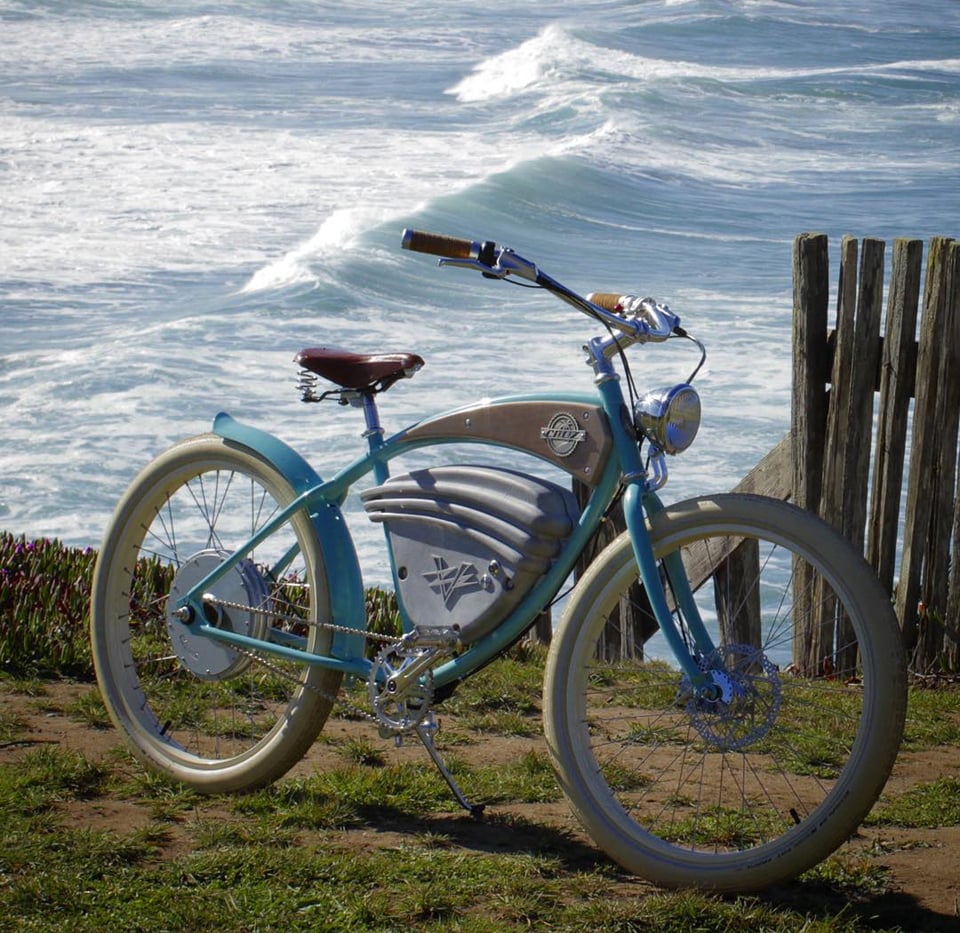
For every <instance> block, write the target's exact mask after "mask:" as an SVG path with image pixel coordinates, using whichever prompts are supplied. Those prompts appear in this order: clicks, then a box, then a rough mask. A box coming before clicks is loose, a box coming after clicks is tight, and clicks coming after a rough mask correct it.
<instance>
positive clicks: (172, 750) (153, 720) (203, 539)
mask: <svg viewBox="0 0 960 933" xmlns="http://www.w3.org/2000/svg"><path fill="white" fill-rule="evenodd" d="M294 498H295V493H294V491H293V489H292V488H291V487H290V485H289V483H288V482H287V481H286V480H285V479H284V478H283V477H282V476H281V475H280V474H279V473H277V471H276V470H275V469H273V467H271V466H270V465H269V464H267V463H266V462H264V461H263V460H261V459H260V458H259V457H257V456H256V455H254V454H253V453H251V452H248V451H246V450H241V449H238V448H235V447H231V446H229V445H228V444H227V443H226V442H224V441H223V439H222V438H219V437H217V436H214V435H205V436H202V437H197V438H192V439H190V440H188V441H184V442H182V443H180V444H177V445H175V446H174V447H172V448H171V449H170V450H168V451H166V452H165V453H164V454H162V455H161V456H160V457H158V458H157V459H156V460H155V461H154V462H153V463H151V464H150V465H149V466H147V467H146V468H145V469H144V470H143V472H142V473H141V474H140V475H139V476H138V477H137V478H136V479H135V480H134V482H133V484H132V485H131V487H130V488H129V489H128V491H127V492H126V494H125V495H124V497H123V499H122V500H121V502H120V504H119V505H118V507H117V510H116V512H115V514H114V517H113V520H112V522H111V524H110V526H109V528H108V531H107V534H106V536H105V539H104V544H103V547H102V549H101V552H100V555H99V558H98V561H97V567H96V570H95V573H94V581H93V594H92V604H91V636H92V646H93V656H94V664H95V667H96V671H97V679H98V681H99V684H100V689H101V692H102V694H103V697H104V701H105V703H106V706H107V709H108V710H109V712H110V715H111V717H112V719H113V721H114V723H115V724H116V725H117V727H118V728H119V729H120V730H121V731H122V732H123V733H124V735H125V737H126V739H127V741H128V743H129V745H130V746H131V748H132V749H133V751H134V752H135V754H136V755H137V756H138V757H139V758H140V759H141V760H143V761H144V762H145V763H147V764H148V765H150V766H152V767H154V768H157V769H159V770H161V771H164V772H166V773H167V774H169V775H170V776H171V777H173V778H174V779H176V780H178V781H182V782H183V783H185V784H188V785H190V786H192V787H194V788H195V789H197V790H200V791H204V792H209V793H221V792H228V791H238V790H249V789H252V788H255V787H258V786H262V785H264V784H267V783H269V782H270V781H272V780H275V779H276V778H278V777H279V776H280V775H282V774H284V773H285V772H286V771H287V770H288V769H289V768H290V767H291V766H292V765H293V764H294V763H295V762H296V761H298V760H299V759H300V758H301V757H302V755H303V754H304V752H305V751H306V749H307V748H308V747H309V746H310V744H311V743H312V742H313V740H314V739H315V738H316V736H317V733H318V732H319V731H320V729H321V728H322V726H323V723H324V721H325V720H326V718H327V715H328V713H329V711H330V707H331V705H332V700H333V697H334V696H335V695H336V693H337V690H338V689H339V686H340V679H341V675H340V674H339V673H336V672H333V671H329V670H323V669H320V668H317V667H310V666H308V665H306V664H299V663H296V662H294V661H286V660H279V659H276V658H268V656H266V655H263V656H261V655H258V654H257V653H256V652H248V651H246V650H245V649H240V648H234V647H231V646H228V645H225V644H223V643H222V642H215V641H213V640H211V639H210V638H206V637H204V636H202V635H200V634H198V633H197V632H196V630H195V628H191V627H190V626H187V625H184V624H183V623H182V622H181V621H180V620H178V619H177V618H176V616H175V615H174V614H173V610H174V608H175V604H176V601H177V598H178V597H179V596H180V595H181V594H183V593H186V592H187V591H189V590H190V589H191V588H193V587H194V586H195V585H196V584H197V583H198V582H200V581H201V580H202V579H204V578H205V577H206V576H207V574H209V573H210V572H211V571H213V570H214V569H215V568H216V567H217V566H218V565H219V564H220V563H221V561H222V560H223V558H224V557H225V556H227V555H228V554H230V553H232V552H233V551H234V550H235V549H236V548H237V547H239V546H241V545H242V544H243V543H244V542H245V541H247V540H248V539H249V538H250V537H251V536H252V535H254V534H255V533H256V532H257V531H258V530H259V529H260V528H262V527H263V526H264V525H265V524H266V522H268V521H269V520H270V519H271V518H272V517H273V516H274V515H275V514H277V513H278V512H279V511H280V510H281V509H282V508H283V507H284V506H286V505H287V504H289V503H290V502H292V501H293V499H294ZM211 589H212V593H211V595H212V596H213V597H214V599H213V600H211V602H210V608H209V613H208V621H209V622H211V623H212V624H214V625H217V626H218V627H221V628H224V629H228V630H230V631H233V632H235V633H238V634H241V635H245V636H250V637H253V638H260V639H263V638H266V637H267V636H268V635H269V636H270V637H271V638H272V639H273V640H283V641H285V642H286V643H288V644H290V645H294V646H300V647H303V648H306V649H307V650H309V651H311V652H314V653H318V654H325V653H327V652H328V651H329V647H330V640H331V635H330V632H329V630H327V629H324V628H322V627H321V625H320V623H323V622H325V621H328V620H329V619H330V604H329V596H328V584H327V579H326V576H325V572H324V566H323V560H322V554H321V552H320V546H319V543H318V541H317V540H316V536H315V533H314V529H313V525H312V523H311V521H310V518H309V516H308V515H307V514H306V512H303V511H301V512H298V513H296V514H295V515H294V516H293V517H292V518H291V519H290V520H289V521H288V522H286V523H285V524H284V525H282V526H281V527H280V529H279V530H278V531H277V532H276V533H275V534H273V535H271V536H270V537H269V538H267V539H266V540H265V541H264V542H262V543H261V544H260V545H258V546H257V547H256V548H255V549H254V550H252V551H250V553H249V554H247V555H245V558H244V559H243V560H242V561H241V562H240V563H239V564H238V565H237V566H236V567H234V569H233V570H231V571H229V572H228V573H227V574H226V575H225V576H224V577H222V578H221V579H220V580H219V581H217V582H216V583H214V584H213V586H212V587H211Z"/></svg>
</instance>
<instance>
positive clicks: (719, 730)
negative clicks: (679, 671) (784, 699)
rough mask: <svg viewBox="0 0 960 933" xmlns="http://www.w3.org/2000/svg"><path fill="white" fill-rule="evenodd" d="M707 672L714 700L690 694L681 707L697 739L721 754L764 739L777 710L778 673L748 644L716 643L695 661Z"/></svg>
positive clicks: (778, 700)
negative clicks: (717, 644)
mask: <svg viewBox="0 0 960 933" xmlns="http://www.w3.org/2000/svg"><path fill="white" fill-rule="evenodd" d="M700 667H701V669H702V670H703V671H705V672H707V671H709V672H710V673H711V675H712V677H713V683H714V686H715V687H716V688H717V689H718V693H719V695H718V696H717V698H716V699H707V698H705V697H703V696H697V695H696V694H695V693H694V694H693V695H691V692H690V691H689V685H687V686H688V693H687V695H688V696H689V699H688V700H687V704H686V709H687V713H688V714H689V715H690V719H691V721H692V722H693V726H694V728H695V729H696V730H697V732H698V733H699V734H700V737H701V738H702V739H703V740H704V741H705V742H707V743H709V744H710V745H713V746H715V747H717V748H718V749H720V750H722V751H727V750H730V751H735V750H739V749H744V748H747V747H748V746H750V745H753V744H754V743H756V742H759V741H760V740H761V739H763V737H764V736H766V735H767V733H768V732H769V731H770V729H771V728H772V727H773V724H774V723H775V722H776V720H777V715H778V714H779V712H780V703H781V693H782V691H781V686H780V672H779V671H778V670H777V667H776V665H774V664H773V663H772V662H771V661H769V660H768V659H767V658H766V657H765V655H764V654H763V652H762V651H761V650H760V649H758V648H753V647H751V646H750V645H736V644H734V645H721V646H720V647H719V648H717V649H716V650H715V651H713V652H711V654H710V655H708V656H707V657H705V658H703V660H702V661H701V663H700Z"/></svg>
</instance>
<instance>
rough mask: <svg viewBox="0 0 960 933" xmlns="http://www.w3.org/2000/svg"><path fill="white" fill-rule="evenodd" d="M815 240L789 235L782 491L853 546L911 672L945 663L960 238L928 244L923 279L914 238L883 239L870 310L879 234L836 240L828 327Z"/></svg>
mask: <svg viewBox="0 0 960 933" xmlns="http://www.w3.org/2000/svg"><path fill="white" fill-rule="evenodd" d="M827 246H828V244H827V237H826V236H824V235H822V234H802V235H800V236H798V237H797V238H796V240H795V241H794V249H793V294H794V327H793V336H794V342H793V402H792V419H791V447H792V455H791V457H790V461H791V467H792V468H791V474H792V481H791V489H790V490H789V492H790V493H791V496H792V498H793V499H794V501H796V502H797V504H799V505H801V506H802V507H804V508H809V509H811V510H814V511H817V512H819V514H820V515H822V516H823V517H824V518H826V519H827V520H828V521H830V522H831V523H832V524H833V525H835V526H836V527H837V528H838V529H839V530H840V531H842V532H843V533H844V534H845V535H846V536H847V537H848V538H849V539H850V540H851V541H852V542H853V543H854V544H855V545H856V546H857V547H859V548H861V549H863V551H864V553H865V554H866V556H867V559H868V560H869V561H870V562H871V564H873V566H874V567H875V568H876V570H877V573H878V575H879V577H880V580H881V582H882V583H883V584H884V586H885V587H887V589H888V590H889V591H890V593H891V595H892V598H893V599H894V600H895V605H896V612H897V616H898V618H899V619H900V624H901V627H902V630H903V635H904V643H905V645H906V646H907V648H908V649H909V650H910V652H911V659H912V667H913V668H914V670H917V671H921V672H922V671H927V670H931V669H934V668H936V667H939V666H941V665H943V666H946V667H948V668H949V669H952V670H955V669H956V668H957V662H958V657H960V489H958V486H957V465H958V464H957V440H958V429H960V243H956V242H954V241H953V240H950V239H947V238H945V237H936V238H934V239H932V240H931V241H930V244H929V247H928V250H927V262H926V274H925V276H924V274H923V244H922V242H921V241H919V240H907V239H898V240H896V241H895V243H894V248H893V255H892V257H891V262H890V279H889V286H888V289H887V302H886V314H885V315H884V313H883V290H884V289H883V284H884V268H885V260H884V252H885V244H884V242H883V241H881V240H875V239H864V240H863V241H862V243H858V241H857V240H856V239H854V238H852V237H844V238H843V240H842V242H841V244H840V268H839V279H838V288H837V310H836V320H835V326H834V328H833V329H830V328H829V327H828V305H829V293H830V287H829V286H830V280H829V263H828V249H827ZM921 285H922V304H921V300H920V299H921ZM918 322H919V338H918V337H917V330H918ZM828 386H829V388H828ZM780 456H781V458H782V456H783V452H782V451H781V452H780ZM781 462H782V461H781ZM784 492H785V490H782V489H781V490H780V494H783V493H784ZM904 492H905V494H906V497H905V499H904V495H903V494H904ZM954 556H955V557H956V558H957V559H953V557H954Z"/></svg>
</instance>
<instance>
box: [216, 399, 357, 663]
mask: <svg viewBox="0 0 960 933" xmlns="http://www.w3.org/2000/svg"><path fill="white" fill-rule="evenodd" d="M213 433H214V434H217V435H219V436H220V437H222V438H223V439H224V440H225V441H228V442H229V443H231V444H234V445H236V446H238V447H244V448H246V449H247V450H250V451H252V452H253V453H254V454H256V455H257V456H258V457H260V458H261V459H262V460H266V462H267V463H269V464H270V465H271V466H272V467H273V468H274V469H275V470H276V471H277V472H278V473H279V474H280V475H281V476H283V478H284V479H285V480H286V481H287V482H288V483H289V484H290V485H291V486H292V487H293V490H294V492H296V494H297V495H298V496H299V495H303V494H304V493H306V492H309V491H310V490H311V489H315V488H316V487H318V486H320V485H321V483H322V480H321V479H320V477H319V476H318V475H317V474H316V472H315V471H314V469H313V467H311V466H310V464H309V463H307V461H306V460H304V459H303V457H301V456H300V454H298V453H297V452H296V451H295V450H294V449H293V448H292V447H290V446H289V445H287V444H285V443H284V442H283V441H281V440H280V438H278V437H275V436H274V435H273V434H269V433H267V432H266V431H262V430H260V429H259V428H255V427H252V426H251V425H248V424H243V423H242V422H240V421H236V420H235V419H233V418H231V417H230V415H228V414H226V413H225V412H221V413H220V414H219V415H217V417H216V418H214V420H213ZM310 520H311V521H312V522H313V529H314V532H315V533H316V536H317V540H318V541H319V543H320V550H321V552H322V554H323V561H324V565H325V570H326V578H327V583H328V586H329V588H330V607H331V609H332V611H333V619H332V622H333V623H334V624H335V625H340V626H344V627H345V628H351V629H355V630H356V631H357V632H364V631H365V630H366V627H367V619H366V609H365V604H364V590H363V579H362V577H361V574H360V563H359V561H358V560H357V552H356V548H354V546H353V539H352V538H351V537H350V531H349V529H348V528H347V524H346V522H345V521H344V518H343V513H342V512H341V511H340V507H339V506H338V505H337V504H336V503H334V502H326V501H322V500H321V501H319V503H318V504H317V505H316V506H312V507H311V510H310ZM364 644H365V642H364V639H363V638H362V637H361V636H360V635H350V634H348V633H346V632H335V633H334V636H333V645H332V649H331V654H332V655H333V656H334V657H336V658H341V659H345V658H355V657H359V656H361V655H362V654H363V649H364Z"/></svg>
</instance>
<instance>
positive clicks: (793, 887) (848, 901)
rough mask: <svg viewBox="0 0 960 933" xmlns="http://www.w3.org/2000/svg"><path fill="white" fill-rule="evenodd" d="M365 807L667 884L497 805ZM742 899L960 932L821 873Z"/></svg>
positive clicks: (369, 822)
mask: <svg viewBox="0 0 960 933" xmlns="http://www.w3.org/2000/svg"><path fill="white" fill-rule="evenodd" d="M357 815H358V816H359V817H360V819H361V821H362V823H363V824H364V829H365V830H366V831H368V832H373V833H383V834H399V835H409V836H411V837H420V838H421V839H424V838H426V839H428V840H430V842H431V844H433V845H438V846H450V847H455V848H462V849H466V850H469V851H474V852H479V853H487V854H504V853H510V854H517V855H530V856H535V857H541V858H549V859H552V860H555V861H556V862H557V863H559V865H560V866H561V867H562V869H563V870H565V871H569V872H571V873H576V872H591V873H594V874H596V873H599V874H601V875H602V876H603V877H605V878H607V879H609V880H611V881H614V882H619V883H622V884H623V885H625V886H629V887H630V888H632V889H634V890H635V892H636V893H635V894H631V893H626V894H625V896H636V897H637V898H642V897H647V896H650V895H654V894H656V893H657V892H658V891H661V890H662V889H660V888H658V887H657V886H656V885H654V884H652V883H650V882H647V881H645V880H644V879H642V878H637V877H636V876H634V875H631V874H629V873H627V872H626V871H624V870H623V869H622V868H620V867H619V866H618V865H616V864H615V863H614V862H612V861H610V860H609V859H608V858H607V856H606V855H604V853H603V852H601V851H600V850H599V849H598V848H596V847H595V846H593V845H592V844H590V843H589V842H588V841H584V839H582V838H579V837H578V835H577V833H576V832H575V831H573V830H565V829H562V828H557V827H554V826H549V825H545V824H544V823H542V822H536V821H534V820H530V819H527V818H525V817H523V816H521V815H518V814H516V813H511V812H509V811H507V810H498V809H497V807H496V805H491V806H489V807H488V808H487V809H486V811H485V812H484V815H483V816H482V817H481V818H480V819H476V818H474V817H471V816H470V815H469V814H468V813H466V812H465V811H464V812H463V813H462V814H460V813H452V814H451V813H436V814H422V813H418V814H413V813H410V812H409V811H407V810H403V809H400V808H391V807H385V806H382V805H370V806H362V805H361V806H360V807H358V808H357ZM717 897H721V898H723V899H725V900H729V901H736V900H739V899H741V898H742V897H746V898H748V899H750V900H751V901H756V902H758V903H761V904H766V905H768V906H769V907H771V908H774V909H789V910H793V911H795V912H796V913H798V914H800V915H802V916H806V917H809V918H811V919H818V920H834V919H836V918H838V917H840V916H842V917H844V918H845V919H848V920H855V921H856V922H857V924H859V925H860V927H861V928H862V929H866V930H869V929H897V930H902V931H904V933H960V917H958V916H949V915H947V914H943V913H939V912H937V911H933V910H930V909H929V908H926V907H923V906H922V905H921V904H920V903H919V902H918V901H917V899H916V898H915V897H913V896H912V895H910V894H905V893H903V892H884V893H878V894H876V895H875V896H870V895H863V894H862V892H852V891H851V888H850V887H849V886H845V885H843V884H841V883H831V882H828V881H824V880H822V879H817V878H811V879H807V878H800V879H796V880H794V881H790V882H786V883H783V884H780V885H775V886H773V887H771V888H768V889H767V890H765V891H762V892H758V893H754V894H750V895H739V896H738V895H717Z"/></svg>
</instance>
